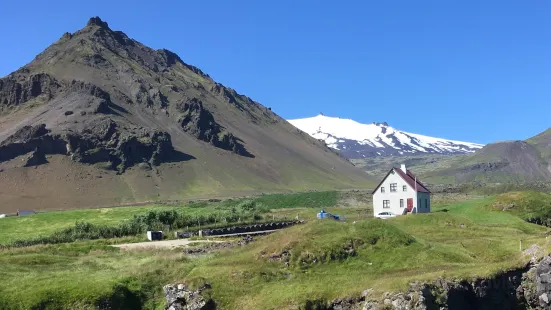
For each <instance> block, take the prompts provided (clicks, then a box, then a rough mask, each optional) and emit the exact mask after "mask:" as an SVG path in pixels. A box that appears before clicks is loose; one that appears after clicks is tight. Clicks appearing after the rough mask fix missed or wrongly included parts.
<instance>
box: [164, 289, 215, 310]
mask: <svg viewBox="0 0 551 310" xmlns="http://www.w3.org/2000/svg"><path fill="white" fill-rule="evenodd" d="M208 289H210V285H209V284H208V283H205V284H204V285H203V286H202V287H200V288H199V289H197V290H192V289H190V288H188V286H187V285H185V284H169V285H165V286H164V287H163V292H164V295H165V298H166V301H167V306H166V307H165V310H214V309H216V305H215V303H214V301H213V300H212V299H210V298H206V297H204V296H203V293H204V291H206V290H208Z"/></svg>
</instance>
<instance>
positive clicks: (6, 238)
mask: <svg viewBox="0 0 551 310" xmlns="http://www.w3.org/2000/svg"><path fill="white" fill-rule="evenodd" d="M338 200H339V193H337V192H335V191H327V192H308V193H298V194H288V195H282V194H274V195H263V196H258V197H252V198H241V199H232V200H224V201H221V202H206V201H205V202H195V203H190V204H186V205H182V206H165V205H151V206H140V207H116V208H101V209H84V210H82V209H81V210H70V211H58V212H47V213H38V214H34V215H30V216H22V217H7V218H3V219H0V231H2V234H0V244H7V243H10V242H11V241H14V240H18V239H24V238H31V237H36V236H39V235H49V234H52V233H54V232H56V231H58V230H60V229H63V228H67V227H71V226H74V225H75V223H76V222H88V223H92V224H97V225H107V226H113V225H117V224H119V223H121V222H123V221H125V220H128V219H130V218H132V217H133V216H134V215H139V214H145V213H147V212H149V211H150V210H156V211H160V210H176V211H177V212H179V213H183V214H186V215H189V216H198V215H203V216H208V215H210V214H216V213H219V212H220V211H222V210H231V209H232V208H235V207H238V206H239V205H240V204H242V203H243V202H244V201H253V202H254V203H256V204H257V205H258V206H261V207H263V208H266V209H268V210H274V211H275V212H273V216H274V219H275V218H278V219H279V218H283V217H285V216H288V217H294V216H296V213H297V212H294V211H293V212H290V211H285V210H280V211H276V210H278V209H299V210H298V211H299V212H298V213H299V214H305V212H304V211H311V210H310V209H312V208H315V209H316V210H317V209H321V208H326V207H331V206H336V205H337V203H338ZM361 207H365V205H362V206H361ZM300 209H304V210H300ZM318 211H319V210H318ZM306 213H307V212H306Z"/></svg>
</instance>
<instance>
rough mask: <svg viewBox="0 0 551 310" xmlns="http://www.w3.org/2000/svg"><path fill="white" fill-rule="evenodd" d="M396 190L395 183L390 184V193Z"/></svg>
mask: <svg viewBox="0 0 551 310" xmlns="http://www.w3.org/2000/svg"><path fill="white" fill-rule="evenodd" d="M396 188H398V184H396V183H390V192H391V193H393V192H395V191H396Z"/></svg>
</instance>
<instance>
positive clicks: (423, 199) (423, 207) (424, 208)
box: [417, 193, 430, 213]
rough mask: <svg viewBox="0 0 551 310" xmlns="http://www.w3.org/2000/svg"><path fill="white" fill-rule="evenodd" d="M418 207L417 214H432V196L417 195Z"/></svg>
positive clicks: (427, 194) (425, 194)
mask: <svg viewBox="0 0 551 310" xmlns="http://www.w3.org/2000/svg"><path fill="white" fill-rule="evenodd" d="M425 203H426V204H425ZM417 205H418V208H417V213H430V194H429V193H417Z"/></svg>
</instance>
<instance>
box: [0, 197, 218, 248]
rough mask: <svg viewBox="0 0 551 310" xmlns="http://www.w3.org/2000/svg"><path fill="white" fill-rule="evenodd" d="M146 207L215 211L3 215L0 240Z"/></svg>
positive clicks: (120, 216)
mask: <svg viewBox="0 0 551 310" xmlns="http://www.w3.org/2000/svg"><path fill="white" fill-rule="evenodd" d="M150 210H178V211H180V212H183V213H185V214H189V215H191V216H195V215H208V214H210V213H213V212H216V210H215V209H212V208H193V207H174V206H172V207H167V206H141V207H118V208H101V209H85V210H70V211H58V212H48V213H38V214H33V215H29V216H21V217H15V216H14V217H7V218H3V219H0V231H2V234H0V244H7V243H9V242H11V241H14V240H18V239H25V238H31V237H36V236H40V235H50V234H52V233H54V232H56V231H58V230H60V229H63V228H68V227H72V226H74V225H75V223H76V222H79V221H80V222H89V223H92V224H98V225H107V226H114V225H117V224H119V223H121V222H123V221H124V220H127V219H130V218H132V217H133V216H134V215H136V214H144V213H147V212H148V211H150Z"/></svg>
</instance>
